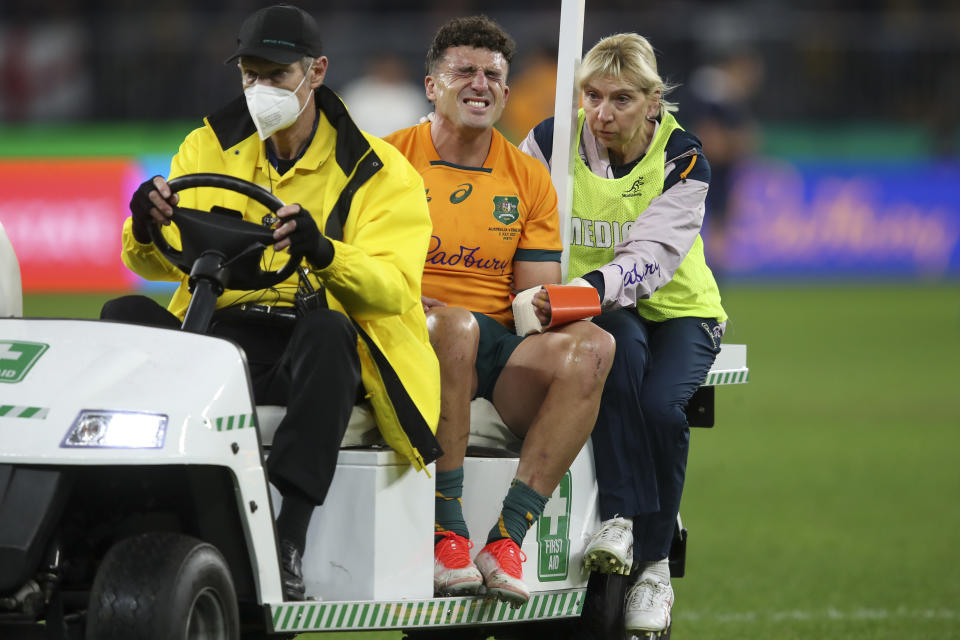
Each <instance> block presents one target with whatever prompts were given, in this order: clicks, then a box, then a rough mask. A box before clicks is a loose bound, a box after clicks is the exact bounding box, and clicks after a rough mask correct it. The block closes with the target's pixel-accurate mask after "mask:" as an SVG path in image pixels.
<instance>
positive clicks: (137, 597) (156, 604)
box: [86, 533, 239, 640]
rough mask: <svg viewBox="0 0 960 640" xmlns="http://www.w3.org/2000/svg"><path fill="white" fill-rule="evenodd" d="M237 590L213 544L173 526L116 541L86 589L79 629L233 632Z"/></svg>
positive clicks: (103, 633)
mask: <svg viewBox="0 0 960 640" xmlns="http://www.w3.org/2000/svg"><path fill="white" fill-rule="evenodd" d="M238 636H239V622H238V614H237V597H236V593H235V592H234V588H233V579H232V578H231V577H230V569H229V568H228V567H227V563H226V562H225V561H224V559H223V556H222V555H220V552H219V551H217V549H216V548H215V547H213V546H212V545H209V544H207V543H205V542H201V541H200V540H197V539H195V538H190V537H187V536H184V535H180V534H176V533H146V534H142V535H138V536H135V537H133V538H127V539H126V540H122V541H120V542H118V543H117V544H115V545H114V546H113V547H111V548H110V550H109V551H108V552H107V555H106V556H105V557H104V558H103V561H102V562H101V563H100V567H99V569H98V570H97V576H96V578H95V579H94V581H93V587H92V588H91V590H90V608H89V610H88V611H87V631H86V637H87V638H89V639H93V638H96V640H128V639H130V638H143V639H148V638H149V639H154V638H155V639H156V640H161V639H164V640H165V639H170V640H236V639H237V638H238Z"/></svg>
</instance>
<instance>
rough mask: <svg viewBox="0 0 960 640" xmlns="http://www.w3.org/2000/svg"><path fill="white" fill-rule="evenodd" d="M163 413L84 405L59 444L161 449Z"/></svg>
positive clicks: (163, 428)
mask: <svg viewBox="0 0 960 640" xmlns="http://www.w3.org/2000/svg"><path fill="white" fill-rule="evenodd" d="M166 434H167V416H165V415H163V414H157V413H132V412H127V411H91V410H88V409H85V410H83V411H81V412H80V415H79V416H77V419H76V420H74V421H73V425H71V427H70V430H69V431H67V436H66V437H65V438H64V439H63V442H62V443H61V444H60V446H61V447H90V448H99V449H162V448H163V441H164V438H165V436H166Z"/></svg>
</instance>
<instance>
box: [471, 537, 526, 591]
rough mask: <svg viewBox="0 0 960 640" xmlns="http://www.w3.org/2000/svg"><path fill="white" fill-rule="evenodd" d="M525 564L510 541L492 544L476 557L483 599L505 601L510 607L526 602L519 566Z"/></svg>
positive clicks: (505, 539)
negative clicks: (484, 589) (483, 587)
mask: <svg viewBox="0 0 960 640" xmlns="http://www.w3.org/2000/svg"><path fill="white" fill-rule="evenodd" d="M526 561H527V556H526V555H524V553H523V551H521V550H520V547H518V546H517V543H516V542H514V541H513V540H512V539H510V538H502V539H500V540H495V541H493V542H491V543H489V544H487V546H485V547H484V548H483V550H482V551H481V552H480V553H479V554H478V555H477V568H478V569H480V573H482V574H483V583H484V584H485V585H486V587H487V596H488V597H490V598H496V599H498V600H506V601H507V602H509V603H510V604H511V605H513V606H514V607H519V606H521V605H523V604H524V603H525V602H526V601H527V600H529V599H530V591H529V590H528V589H527V585H525V584H524V583H523V566H522V564H521V563H523V562H526Z"/></svg>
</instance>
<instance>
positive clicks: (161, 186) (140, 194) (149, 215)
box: [130, 176, 180, 244]
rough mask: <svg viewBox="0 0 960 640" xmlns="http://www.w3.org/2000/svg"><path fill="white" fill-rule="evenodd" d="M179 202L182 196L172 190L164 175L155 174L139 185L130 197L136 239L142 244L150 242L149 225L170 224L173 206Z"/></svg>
mask: <svg viewBox="0 0 960 640" xmlns="http://www.w3.org/2000/svg"><path fill="white" fill-rule="evenodd" d="M178 202H180V196H179V195H177V194H176V193H173V192H172V191H170V186H169V185H167V181H166V180H164V179H163V176H153V177H152V178H150V179H149V180H147V181H146V182H144V183H143V184H141V185H140V186H139V187H137V190H136V191H134V192H133V197H132V198H131V199H130V213H131V214H132V217H133V237H134V239H136V241H137V242H139V243H140V244H147V243H148V242H150V230H149V229H150V228H149V225H151V224H154V223H158V224H170V216H172V215H173V207H175V206H176V204H177V203H178Z"/></svg>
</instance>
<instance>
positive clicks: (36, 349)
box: [0, 340, 50, 383]
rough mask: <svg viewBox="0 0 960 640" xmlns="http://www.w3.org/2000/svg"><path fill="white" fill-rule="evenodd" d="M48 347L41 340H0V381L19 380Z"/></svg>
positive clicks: (11, 381) (10, 381) (12, 381)
mask: <svg viewBox="0 0 960 640" xmlns="http://www.w3.org/2000/svg"><path fill="white" fill-rule="evenodd" d="M49 347H50V345H47V344H44V343H42V342H16V341H13V340H0V382H9V383H14V382H20V381H22V380H23V379H24V378H25V377H26V375H27V372H28V371H30V369H31V368H32V367H33V365H34V364H36V362H37V360H39V359H40V356H42V355H43V353H44V352H45V351H46V350H47V349H48V348H49Z"/></svg>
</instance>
